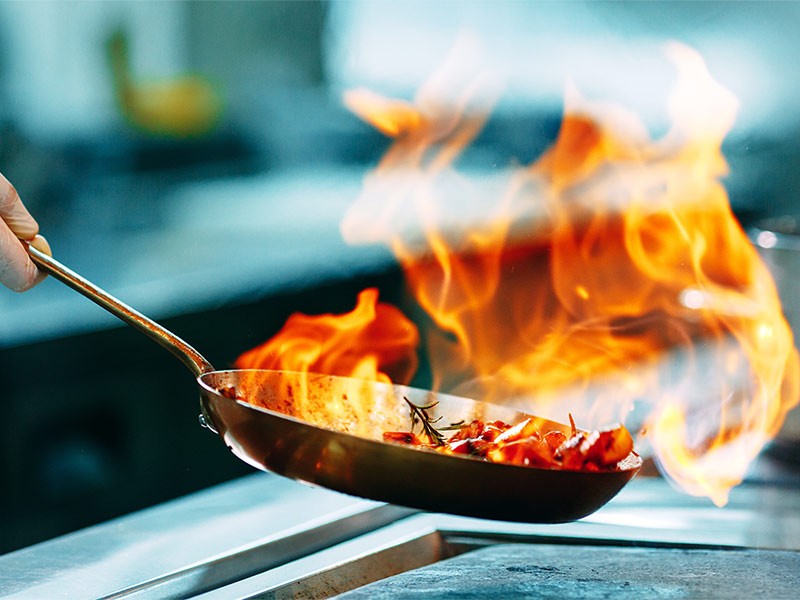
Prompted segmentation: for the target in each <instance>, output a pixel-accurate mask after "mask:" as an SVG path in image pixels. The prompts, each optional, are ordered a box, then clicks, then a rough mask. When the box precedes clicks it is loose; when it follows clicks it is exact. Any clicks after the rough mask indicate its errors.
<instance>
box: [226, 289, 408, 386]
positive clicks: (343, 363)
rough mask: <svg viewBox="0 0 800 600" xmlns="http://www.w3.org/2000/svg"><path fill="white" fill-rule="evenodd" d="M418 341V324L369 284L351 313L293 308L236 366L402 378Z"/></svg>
mask: <svg viewBox="0 0 800 600" xmlns="http://www.w3.org/2000/svg"><path fill="white" fill-rule="evenodd" d="M418 344H419V333H418V331H417V328H416V326H415V325H414V324H413V323H412V322H411V321H409V320H408V319H407V318H406V317H405V316H404V315H403V314H402V313H401V312H400V311H399V310H398V309H397V308H395V307H394V306H392V305H390V304H385V303H382V302H378V290H376V289H374V288H368V289H366V290H364V291H362V292H361V293H360V294H359V295H358V302H357V304H356V307H355V308H354V309H353V310H352V311H351V312H349V313H345V314H343V315H331V314H325V315H316V316H307V315H304V314H301V313H295V314H293V315H292V316H291V317H289V319H288V320H287V321H286V324H285V325H284V326H283V328H282V329H281V330H280V331H279V332H278V333H277V334H276V335H275V336H273V337H272V338H271V339H270V340H268V341H267V342H266V343H264V344H262V345H260V346H258V347H256V348H253V349H252V350H249V351H248V352H245V353H244V354H242V355H241V356H240V357H239V358H238V359H237V360H236V367H237V368H239V369H273V370H278V371H297V372H302V373H306V372H314V373H327V374H330V375H342V376H345V377H356V378H359V379H366V380H370V381H384V382H391V381H393V382H396V383H406V382H408V381H410V379H411V377H412V376H413V374H414V372H415V371H416V369H417V361H418V359H417V355H416V349H417V346H418Z"/></svg>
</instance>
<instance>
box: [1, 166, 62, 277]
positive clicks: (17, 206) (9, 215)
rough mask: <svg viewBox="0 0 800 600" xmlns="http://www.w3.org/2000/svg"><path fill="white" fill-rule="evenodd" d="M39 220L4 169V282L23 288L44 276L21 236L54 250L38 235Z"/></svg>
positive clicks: (2, 226)
mask: <svg viewBox="0 0 800 600" xmlns="http://www.w3.org/2000/svg"><path fill="white" fill-rule="evenodd" d="M38 233H39V224H38V223H37V222H36V220H35V219H34V218H33V217H32V216H31V215H30V213H29V212H28V210H27V209H26V208H25V206H23V204H22V201H21V200H20V199H19V194H17V190H16V189H14V186H13V185H11V183H9V181H8V180H7V179H6V178H5V177H3V174H2V173H0V283H2V284H3V285H5V286H6V287H8V288H10V289H12V290H14V291H16V292H22V291H25V290H28V289H30V288H32V287H33V286H35V285H36V284H37V283H39V282H40V281H41V280H42V279H44V273H42V272H41V271H39V269H37V268H36V265H34V264H33V262H32V261H31V259H30V257H29V256H28V253H27V251H26V250H25V247H24V246H23V244H22V242H20V240H25V241H26V242H29V243H30V244H31V245H32V246H34V247H36V248H37V249H39V250H41V251H42V252H46V253H47V254H50V246H48V244H47V240H45V239H44V238H43V237H42V236H40V235H38Z"/></svg>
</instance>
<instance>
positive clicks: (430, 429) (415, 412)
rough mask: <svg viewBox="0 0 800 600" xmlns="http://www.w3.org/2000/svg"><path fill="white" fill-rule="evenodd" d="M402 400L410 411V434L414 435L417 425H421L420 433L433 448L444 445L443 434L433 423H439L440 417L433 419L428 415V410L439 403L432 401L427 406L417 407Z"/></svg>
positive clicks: (408, 401)
mask: <svg viewBox="0 0 800 600" xmlns="http://www.w3.org/2000/svg"><path fill="white" fill-rule="evenodd" d="M403 400H405V401H406V404H408V407H409V408H410V409H411V433H414V429H415V428H416V426H417V425H421V427H422V433H424V434H425V435H426V436H427V437H428V439H429V440H430V442H431V443H432V444H433V445H434V446H443V445H444V443H445V439H444V434H443V433H442V432H441V431H439V430H438V429H437V428H436V426H435V425H434V424H435V423H438V422H439V421H441V419H442V417H437V418H436V419H434V418H432V417H431V415H430V414H429V413H428V411H429V410H431V409H432V408H434V407H435V406H436V405H437V404H439V401H438V400H434V401H433V402H431V403H429V404H425V405H424V406H419V405H417V404H414V403H413V402H411V400H409V399H408V398H406V397H405V396H403Z"/></svg>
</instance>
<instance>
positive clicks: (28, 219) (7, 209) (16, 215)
mask: <svg viewBox="0 0 800 600" xmlns="http://www.w3.org/2000/svg"><path fill="white" fill-rule="evenodd" d="M0 221H5V222H6V223H7V224H8V227H9V228H10V229H11V231H12V232H13V233H14V234H16V236H17V237H19V238H21V239H23V240H30V239H33V237H34V236H35V235H36V234H37V233H39V224H38V223H37V222H36V220H35V219H34V218H33V217H32V216H31V214H30V213H29V212H28V210H27V209H26V208H25V206H24V205H23V204H22V201H21V200H20V199H19V194H17V190H16V189H15V188H14V186H13V185H11V183H10V182H9V181H8V179H6V178H5V177H4V176H3V174H2V173H0Z"/></svg>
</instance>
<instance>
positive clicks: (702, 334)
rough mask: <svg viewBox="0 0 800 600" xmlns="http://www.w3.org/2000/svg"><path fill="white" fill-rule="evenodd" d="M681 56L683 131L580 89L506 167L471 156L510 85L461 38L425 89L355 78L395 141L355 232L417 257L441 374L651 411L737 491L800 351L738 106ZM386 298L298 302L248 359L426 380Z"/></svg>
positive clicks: (405, 327) (589, 422) (602, 413)
mask: <svg viewBox="0 0 800 600" xmlns="http://www.w3.org/2000/svg"><path fill="white" fill-rule="evenodd" d="M666 51H667V54H668V56H669V57H670V59H671V60H672V61H673V62H674V63H675V65H676V67H677V71H678V81H677V85H676V87H675V91H674V93H673V94H672V96H671V98H670V99H669V105H668V109H669V115H670V118H671V122H672V124H671V127H670V129H669V131H668V132H667V134H666V135H664V136H663V137H662V138H660V139H657V140H654V139H651V137H650V135H649V134H648V131H647V128H646V127H645V125H644V124H643V123H642V122H641V121H640V120H639V119H638V118H637V117H636V116H635V115H633V114H631V113H629V112H627V111H626V110H624V109H622V108H620V107H616V106H611V105H604V104H600V103H597V102H589V101H588V100H586V99H583V98H581V97H580V95H579V94H578V92H577V91H575V90H574V89H569V90H568V93H567V97H566V102H565V116H564V119H563V122H562V126H561V130H560V132H559V135H558V138H557V140H556V141H555V143H554V145H553V146H552V147H551V148H550V149H549V150H548V151H547V152H545V153H544V154H543V155H542V156H541V157H540V158H539V159H538V160H536V161H535V162H533V163H532V164H530V165H527V166H522V167H515V168H508V169H505V170H502V171H498V170H495V171H493V172H492V173H491V174H487V173H475V172H464V171H461V170H459V169H457V168H456V161H457V159H458V158H459V156H460V155H461V153H462V152H463V151H464V149H466V148H467V147H468V146H469V145H470V144H471V143H472V141H473V140H474V139H475V138H476V137H477V135H478V134H479V133H480V132H481V130H482V128H483V126H484V124H485V122H486V120H487V119H488V115H489V113H490V110H491V107H492V105H493V104H494V102H495V100H496V98H497V97H498V93H497V88H496V87H495V86H493V85H492V84H491V82H492V81H493V79H492V77H491V76H489V75H488V74H487V73H486V72H485V71H483V70H481V69H480V68H469V69H465V68H463V66H464V65H463V64H462V63H460V62H459V52H454V53H453V54H452V55H451V56H450V57H449V58H448V59H447V61H446V62H445V64H444V65H443V66H442V67H441V68H440V69H439V70H438V71H437V72H436V73H435V74H434V75H433V77H432V78H431V79H430V81H428V82H427V83H426V84H425V85H424V86H423V87H422V88H421V89H420V91H419V93H418V94H417V95H416V97H415V99H414V101H413V102H405V101H396V100H391V99H387V98H384V97H381V96H378V95H376V94H373V93H371V92H366V91H364V90H358V91H355V92H352V93H349V94H348V95H347V96H346V98H345V102H346V104H347V105H348V106H349V107H350V108H351V110H353V111H354V112H355V113H357V114H358V115H360V116H361V117H363V118H364V119H365V120H368V121H369V122H370V123H372V124H373V125H375V126H376V127H377V128H379V129H380V130H381V131H382V132H384V133H385V134H387V135H389V136H391V137H393V138H394V142H393V144H392V146H391V147H390V148H389V150H388V151H387V152H386V154H385V155H384V156H383V158H382V159H381V161H380V163H379V165H378V167H377V168H376V169H375V170H374V171H373V172H372V173H370V174H369V176H368V177H367V178H366V179H365V181H364V186H363V190H362V193H361V195H360V196H359V198H358V199H357V200H356V202H355V203H354V204H353V206H352V207H351V208H350V210H349V212H348V214H347V215H346V217H345V219H344V221H343V222H342V234H343V236H344V238H345V239H346V240H347V241H348V242H350V243H375V242H382V243H386V244H388V245H389V246H390V247H391V248H392V249H393V251H394V252H395V254H396V256H397V257H398V260H399V261H400V262H401V264H402V266H403V269H404V273H405V276H406V278H407V282H408V285H409V287H410V289H411V291H412V292H413V294H414V297H415V298H416V300H417V302H418V303H419V304H420V306H421V307H422V308H423V309H424V310H425V311H426V312H427V314H428V315H429V316H430V318H431V320H432V321H433V323H434V324H435V327H433V328H431V330H430V331H427V332H426V337H427V340H428V346H429V348H428V354H429V357H430V362H431V369H432V372H433V377H434V381H433V387H434V388H436V389H441V390H445V391H452V392H455V393H459V394H462V395H467V396H471V397H475V398H478V399H480V400H485V401H492V402H498V403H506V404H513V405H515V406H517V407H519V408H521V409H523V410H526V411H529V412H532V413H535V414H538V415H541V416H543V417H548V418H551V419H554V420H562V419H563V418H564V415H566V414H567V413H570V412H571V413H572V414H573V415H574V416H575V418H576V420H578V421H579V422H580V423H581V424H582V426H584V427H589V428H595V427H600V426H603V425H606V424H608V423H611V422H614V421H621V422H625V424H626V425H627V426H628V427H629V428H632V429H636V428H638V427H641V431H642V432H644V431H645V430H646V431H647V434H646V438H645V437H644V434H642V435H640V439H639V440H638V441H637V445H638V446H639V449H640V451H642V450H644V451H647V450H646V448H643V444H645V443H647V442H649V445H650V452H652V455H653V457H654V459H655V460H656V462H657V464H658V465H659V467H660V469H661V470H662V472H663V473H664V474H665V475H667V476H668V477H670V478H671V479H672V480H674V481H675V482H676V483H677V484H679V485H680V486H681V487H682V488H683V489H685V490H686V491H687V492H689V493H691V494H695V495H706V496H708V497H709V498H711V499H712V500H713V501H714V502H715V503H716V504H718V505H723V504H724V503H725V502H726V501H727V497H728V493H729V490H730V488H731V487H733V486H735V485H736V484H737V483H739V482H741V481H742V479H743V477H744V475H745V472H746V470H747V467H748V465H749V463H750V461H751V460H752V459H753V458H754V457H755V456H756V455H757V454H758V452H759V451H760V450H761V449H762V448H763V446H764V444H765V443H766V442H767V441H768V440H769V439H770V438H771V437H773V436H774V435H775V434H776V433H777V431H778V430H779V429H780V427H781V425H782V423H783V420H784V417H785V415H786V413H787V412H788V411H789V409H791V408H792V407H793V406H794V405H796V404H797V402H798V396H799V395H800V381H798V372H799V369H798V355H797V351H796V350H795V348H794V342H793V339H792V334H791V330H790V329H789V326H788V324H787V323H786V321H785V319H784V318H783V315H782V310H781V306H780V302H779V299H778V295H777V292H776V289H775V285H774V283H773V281H772V279H771V277H770V275H769V273H768V271H767V269H766V267H765V266H764V265H763V263H762V262H761V260H760V259H759V257H758V255H757V253H756V251H755V249H754V248H753V247H752V246H751V244H750V243H749V241H748V239H747V237H746V236H745V234H744V233H743V231H742V229H741V227H740V225H739V223H738V222H737V221H736V218H735V216H734V215H733V213H732V211H731V208H730V205H729V202H728V197H727V194H726V192H725V189H724V187H723V186H722V184H721V183H720V181H719V178H720V177H722V176H723V175H725V174H726V172H727V164H726V161H725V159H724V157H723V155H722V153H721V145H722V141H723V140H724V138H725V136H726V135H727V133H728V131H729V130H730V128H731V127H732V125H733V123H734V119H735V115H736V111H737V109H738V102H737V101H736V99H735V98H734V97H733V96H732V95H731V94H730V92H728V91H727V90H726V89H724V88H723V87H722V86H721V85H719V84H718V83H717V82H715V81H714V80H713V78H712V77H711V75H710V74H709V73H708V71H707V69H706V66H705V64H704V63H703V61H702V59H701V57H700V56H699V55H698V54H697V53H696V52H694V51H693V50H691V49H689V48H687V47H685V46H681V45H678V44H671V45H669V46H667V49H666ZM469 64H470V67H473V66H474V64H473V63H472V62H470V63H469ZM376 300H377V293H376V292H375V291H374V290H367V291H366V292H364V294H362V296H361V297H360V298H359V305H358V307H357V308H356V310H355V311H353V312H352V313H348V314H346V315H340V316H332V315H323V316H321V317H304V316H302V315H295V316H293V317H292V318H291V319H290V320H289V322H288V323H287V325H286V327H285V328H284V330H282V331H281V332H280V333H279V334H278V335H277V336H276V337H275V338H273V340H271V341H270V342H268V343H267V344H265V345H264V346H262V347H260V348H258V349H256V350H253V351H251V352H250V353H248V354H245V355H244V356H242V357H241V358H240V359H239V361H238V362H237V366H240V367H247V366H253V367H262V368H275V369H289V370H311V371H318V372H325V373H333V374H344V375H355V376H358V377H365V378H391V379H392V380H393V381H395V382H407V381H409V380H410V378H411V376H412V374H413V371H414V369H415V368H416V357H415V356H414V353H413V349H414V347H415V346H416V344H417V341H418V334H417V330H416V329H415V328H414V327H413V325H412V324H411V323H410V322H409V321H408V320H407V319H406V318H405V317H403V316H402V315H401V314H400V313H399V311H397V309H393V308H391V307H388V306H386V305H381V304H377V305H376V304H375V303H376Z"/></svg>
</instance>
